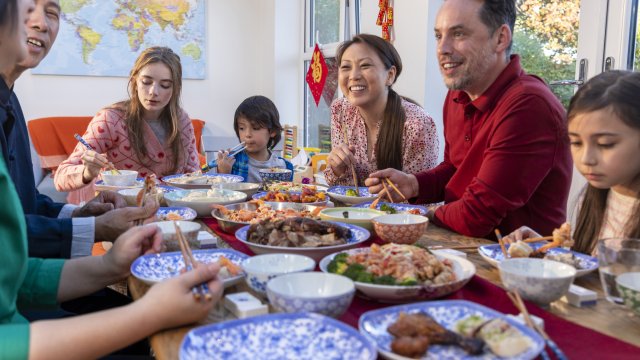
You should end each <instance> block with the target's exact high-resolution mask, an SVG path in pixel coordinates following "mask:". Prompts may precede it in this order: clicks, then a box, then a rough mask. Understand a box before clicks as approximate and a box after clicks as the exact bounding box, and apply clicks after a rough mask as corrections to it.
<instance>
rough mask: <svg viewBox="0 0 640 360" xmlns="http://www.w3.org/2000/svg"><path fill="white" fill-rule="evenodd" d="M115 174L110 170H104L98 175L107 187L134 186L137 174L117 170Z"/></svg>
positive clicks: (130, 171) (132, 171) (135, 172)
mask: <svg viewBox="0 0 640 360" xmlns="http://www.w3.org/2000/svg"><path fill="white" fill-rule="evenodd" d="M118 171H119V172H120V173H119V174H117V173H115V172H112V171H111V170H105V171H103V172H101V173H100V176H101V177H102V181H104V183H105V184H106V185H109V186H133V185H135V184H136V179H137V178H138V172H137V171H134V170H118Z"/></svg>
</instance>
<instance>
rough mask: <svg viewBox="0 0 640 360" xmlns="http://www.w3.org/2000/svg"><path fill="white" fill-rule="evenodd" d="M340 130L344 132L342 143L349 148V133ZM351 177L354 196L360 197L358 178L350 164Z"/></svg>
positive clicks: (344, 127)
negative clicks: (354, 190) (354, 191)
mask: <svg viewBox="0 0 640 360" xmlns="http://www.w3.org/2000/svg"><path fill="white" fill-rule="evenodd" d="M342 130H344V143H345V144H347V147H349V133H348V132H347V127H346V126H344V124H343V126H342ZM351 176H353V186H355V188H356V195H358V196H360V189H358V177H357V176H356V167H355V165H354V164H353V163H351Z"/></svg>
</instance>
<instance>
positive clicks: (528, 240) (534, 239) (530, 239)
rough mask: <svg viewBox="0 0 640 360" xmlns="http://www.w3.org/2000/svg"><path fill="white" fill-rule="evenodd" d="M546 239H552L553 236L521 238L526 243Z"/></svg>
mask: <svg viewBox="0 0 640 360" xmlns="http://www.w3.org/2000/svg"><path fill="white" fill-rule="evenodd" d="M548 240H553V236H541V237H534V238H528V239H525V240H522V241H524V242H526V243H532V242H538V241H548Z"/></svg>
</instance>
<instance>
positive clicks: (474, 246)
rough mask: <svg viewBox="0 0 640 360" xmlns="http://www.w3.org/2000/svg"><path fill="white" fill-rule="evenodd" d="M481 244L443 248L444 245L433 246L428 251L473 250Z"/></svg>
mask: <svg viewBox="0 0 640 360" xmlns="http://www.w3.org/2000/svg"><path fill="white" fill-rule="evenodd" d="M482 245H483V244H476V245H453V246H444V245H435V246H429V250H442V249H453V250H473V249H477V248H479V247H480V246H482Z"/></svg>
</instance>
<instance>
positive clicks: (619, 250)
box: [597, 238, 640, 304]
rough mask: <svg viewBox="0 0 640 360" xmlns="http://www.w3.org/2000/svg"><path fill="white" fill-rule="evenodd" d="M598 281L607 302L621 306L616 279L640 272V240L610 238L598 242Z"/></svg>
mask: <svg viewBox="0 0 640 360" xmlns="http://www.w3.org/2000/svg"><path fill="white" fill-rule="evenodd" d="M597 249H598V265H599V268H600V280H601V281H602V288H603V290H604V294H605V296H606V298H607V300H609V301H611V302H614V303H618V304H622V303H623V300H622V298H621V296H620V293H619V291H618V289H617V287H616V277H617V276H618V275H620V274H624V273H627V272H635V271H640V239H628V238H627V239H625V238H610V239H602V240H599V241H598V247H597Z"/></svg>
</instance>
